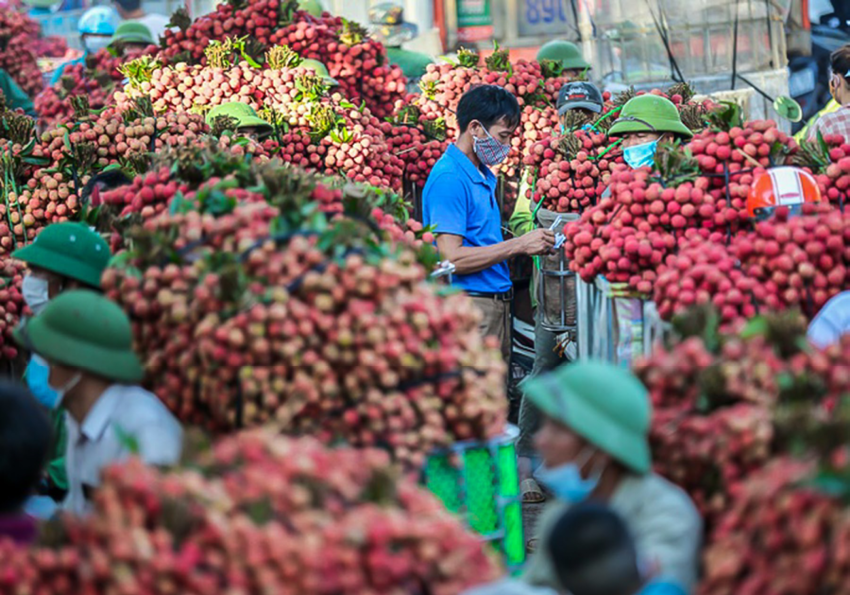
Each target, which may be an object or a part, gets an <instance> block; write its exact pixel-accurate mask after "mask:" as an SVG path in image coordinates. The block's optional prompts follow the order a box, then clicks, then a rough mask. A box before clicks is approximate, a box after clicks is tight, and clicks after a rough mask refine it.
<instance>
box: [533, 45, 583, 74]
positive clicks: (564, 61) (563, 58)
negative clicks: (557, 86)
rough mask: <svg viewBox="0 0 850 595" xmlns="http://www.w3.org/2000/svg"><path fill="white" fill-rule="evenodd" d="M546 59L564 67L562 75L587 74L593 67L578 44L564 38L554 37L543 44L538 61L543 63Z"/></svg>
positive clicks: (538, 53)
mask: <svg viewBox="0 0 850 595" xmlns="http://www.w3.org/2000/svg"><path fill="white" fill-rule="evenodd" d="M544 60H548V61H550V62H556V63H557V64H558V65H559V66H560V67H561V68H562V69H563V70H562V71H561V76H566V77H569V78H573V79H574V78H578V77H580V76H584V75H586V74H587V73H588V72H589V71H590V70H591V68H593V67H592V66H591V65H590V63H588V62H587V61H586V60H585V59H584V56H582V54H581V50H580V49H579V47H578V46H577V45H576V44H574V43H572V42H571V41H566V40H563V39H554V40H552V41H549V42H547V43H545V44H543V46H541V48H540V49H539V50H538V51H537V61H538V62H539V63H541V64H542V63H543V61H544Z"/></svg>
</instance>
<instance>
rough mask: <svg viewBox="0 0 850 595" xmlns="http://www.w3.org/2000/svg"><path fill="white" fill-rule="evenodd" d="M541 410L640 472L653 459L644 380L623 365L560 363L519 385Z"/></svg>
mask: <svg viewBox="0 0 850 595" xmlns="http://www.w3.org/2000/svg"><path fill="white" fill-rule="evenodd" d="M523 391H524V392H525V396H526V397H527V398H529V399H531V402H532V403H534V404H535V405H536V406H537V407H538V408H539V409H540V410H541V411H542V412H543V414H544V415H546V416H548V417H550V418H552V419H553V420H555V421H558V422H560V423H562V424H564V425H565V426H567V427H568V428H570V429H571V430H572V431H574V432H575V433H576V434H578V435H579V436H581V437H582V438H584V439H585V440H587V441H588V442H589V443H590V444H592V445H593V446H595V447H597V448H599V449H600V450H601V451H603V452H606V453H608V454H609V455H611V456H612V457H614V459H616V460H617V461H619V462H620V463H622V464H623V465H625V466H626V467H628V468H629V469H631V470H632V471H634V472H636V473H639V474H641V475H643V474H645V473H648V472H649V470H650V467H651V465H652V457H651V455H650V452H649V440H648V439H647V435H648V434H649V423H650V418H651V417H652V408H651V406H650V404H649V397H648V395H647V392H646V388H644V386H643V384H641V383H640V381H639V380H638V379H637V378H636V377H635V376H634V375H633V374H632V373H631V372H629V371H628V370H625V369H623V368H619V367H617V366H615V365H613V364H609V363H605V362H600V361H579V362H577V363H574V364H567V365H563V366H561V367H559V368H557V369H555V370H553V371H552V372H549V373H548V374H543V375H541V376H537V377H536V378H532V379H531V380H529V381H528V382H527V383H525V385H524V386H523Z"/></svg>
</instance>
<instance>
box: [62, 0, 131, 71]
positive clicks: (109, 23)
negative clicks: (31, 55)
mask: <svg viewBox="0 0 850 595" xmlns="http://www.w3.org/2000/svg"><path fill="white" fill-rule="evenodd" d="M119 23H121V16H120V15H119V14H118V11H116V10H115V9H114V8H112V7H110V6H95V7H93V8H90V9H88V10H87V11H86V12H85V13H84V14H83V16H82V17H80V22H79V23H77V30H78V31H79V32H80V38H81V39H82V44H83V55H82V56H80V57H79V58H75V59H74V60H69V61H68V62H65V63H64V64H61V65H60V66H59V68H57V69H56V71H55V72H54V73H53V77H52V78H51V79H50V84H51V86H52V85H55V84H56V83H58V82H59V80H60V79H61V78H62V73H63V72H64V70H65V68H66V67H67V66H69V65H72V64H85V61H86V56H88V55H89V54H96V53H97V52H98V51H99V50H102V49H103V48H105V47H107V46H109V42H110V41H111V40H112V36H113V35H115V30H116V29H117V28H118V25H119Z"/></svg>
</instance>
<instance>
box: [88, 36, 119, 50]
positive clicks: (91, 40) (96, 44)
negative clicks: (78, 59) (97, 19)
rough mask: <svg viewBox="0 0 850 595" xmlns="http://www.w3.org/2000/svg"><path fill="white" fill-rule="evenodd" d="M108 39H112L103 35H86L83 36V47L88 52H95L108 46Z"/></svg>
mask: <svg viewBox="0 0 850 595" xmlns="http://www.w3.org/2000/svg"><path fill="white" fill-rule="evenodd" d="M110 41H112V38H111V37H106V36H105V35H86V36H85V37H84V38H83V47H85V48H86V51H87V52H88V53H89V54H95V53H97V52H98V51H100V50H102V49H103V48H105V47H107V46H109V42H110Z"/></svg>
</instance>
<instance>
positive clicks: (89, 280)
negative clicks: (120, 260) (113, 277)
mask: <svg viewBox="0 0 850 595" xmlns="http://www.w3.org/2000/svg"><path fill="white" fill-rule="evenodd" d="M111 257H112V255H111V254H110V252H109V244H107V243H106V240H104V239H103V238H102V237H100V235H99V234H98V233H97V232H95V231H93V230H92V229H91V228H89V227H88V226H87V225H84V224H83V223H73V222H70V221H69V222H65V223H54V224H52V225H48V226H47V227H45V228H44V229H42V230H41V232H40V233H39V234H38V235H37V236H35V239H34V240H33V241H32V243H31V244H29V245H28V246H24V247H23V248H19V249H18V250H15V251H14V252H12V258H17V259H18V260H22V261H23V262H25V263H27V264H28V265H31V266H34V267H38V268H41V269H45V270H47V271H50V272H51V273H56V274H57V275H61V276H63V277H67V278H69V279H74V280H75V281H79V282H80V283H85V284H86V285H88V286H90V287H97V288H99V287H100V278H101V276H102V275H103V270H104V269H105V268H106V265H107V264H109V259H110V258H111Z"/></svg>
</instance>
